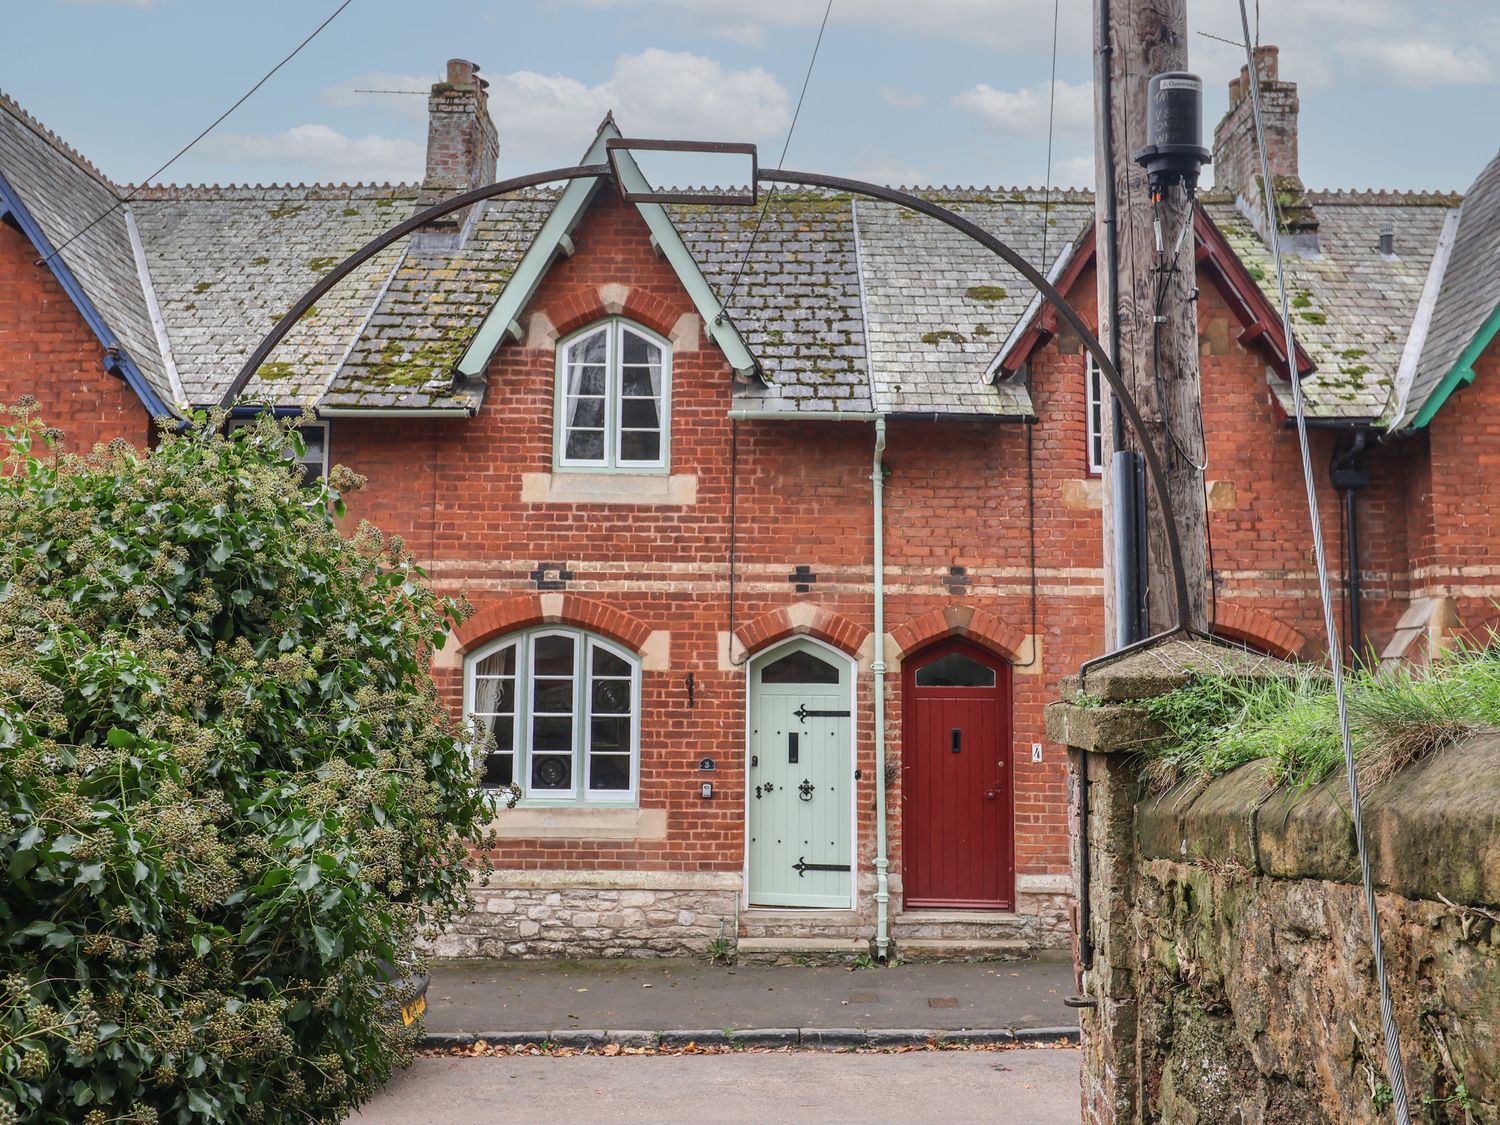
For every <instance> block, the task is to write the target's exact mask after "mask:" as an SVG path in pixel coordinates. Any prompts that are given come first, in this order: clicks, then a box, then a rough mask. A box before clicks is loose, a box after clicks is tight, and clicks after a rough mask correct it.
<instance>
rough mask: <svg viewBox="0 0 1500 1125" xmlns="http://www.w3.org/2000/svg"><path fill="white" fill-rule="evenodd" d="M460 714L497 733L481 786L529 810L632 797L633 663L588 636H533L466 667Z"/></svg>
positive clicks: (567, 632) (497, 647)
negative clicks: (516, 797) (504, 792)
mask: <svg viewBox="0 0 1500 1125" xmlns="http://www.w3.org/2000/svg"><path fill="white" fill-rule="evenodd" d="M467 673H468V675H467V683H466V684H465V707H464V710H465V713H466V714H467V716H468V717H469V718H471V719H474V720H476V721H477V722H479V724H480V725H481V726H483V727H484V728H485V729H486V730H487V731H488V732H489V733H490V734H492V735H493V736H494V745H493V746H491V747H490V751H489V755H488V757H487V758H486V759H485V763H484V779H483V784H484V785H485V786H486V787H487V788H497V787H500V786H505V785H510V784H511V783H512V782H514V783H516V784H518V785H519V786H520V787H521V792H522V795H523V796H524V797H525V798H526V800H527V801H528V803H545V804H590V803H598V802H605V803H613V804H621V803H627V802H633V801H634V800H635V780H636V774H637V760H638V757H639V755H638V752H637V746H638V740H639V718H640V663H639V661H637V660H636V658H635V657H634V656H633V655H632V654H630V653H628V652H626V651H625V650H623V649H619V648H616V647H615V646H614V645H612V644H609V643H608V642H607V641H604V640H602V639H600V638H599V637H596V636H594V635H593V634H591V633H585V632H581V631H579V630H573V629H550V628H549V629H539V630H534V631H530V632H526V633H522V634H519V635H516V636H511V637H507V638H505V639H503V640H501V641H498V642H496V643H494V644H491V645H487V646H486V647H484V648H482V649H480V650H479V651H478V652H476V653H475V654H474V655H473V656H471V657H470V658H469V660H468V667H467Z"/></svg>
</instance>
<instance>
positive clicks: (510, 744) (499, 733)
mask: <svg viewBox="0 0 1500 1125" xmlns="http://www.w3.org/2000/svg"><path fill="white" fill-rule="evenodd" d="M474 717H475V718H476V719H478V720H479V725H480V727H481V729H483V730H487V731H488V732H489V733H490V734H492V735H494V736H495V745H494V751H495V753H497V754H501V753H507V752H509V751H511V750H514V749H515V743H514V741H513V739H514V737H515V719H513V718H511V717H510V716H509V715H475V716H474Z"/></svg>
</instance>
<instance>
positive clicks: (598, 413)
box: [555, 318, 672, 472]
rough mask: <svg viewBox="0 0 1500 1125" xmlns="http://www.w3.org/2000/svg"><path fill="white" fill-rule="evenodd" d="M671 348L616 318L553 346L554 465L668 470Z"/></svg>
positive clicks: (662, 340)
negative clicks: (555, 370)
mask: <svg viewBox="0 0 1500 1125" xmlns="http://www.w3.org/2000/svg"><path fill="white" fill-rule="evenodd" d="M671 382H672V348H671V345H670V344H669V343H668V342H667V341H666V340H664V339H662V338H661V337H660V336H658V335H656V333H654V332H650V331H648V330H647V329H645V328H642V327H640V326H639V325H637V324H632V323H631V322H629V321H626V320H622V319H619V318H612V319H610V320H606V321H603V322H601V323H598V324H593V325H590V326H589V327H588V328H585V329H583V330H582V331H580V332H577V333H574V334H573V335H572V336H570V337H568V339H566V340H564V341H563V342H562V343H561V344H559V345H558V348H557V426H556V445H555V449H556V453H555V461H556V464H557V467H558V468H559V469H626V470H630V469H638V470H643V471H648V472H649V471H652V470H665V469H666V468H667V464H668V445H669V433H668V417H669V414H670V410H671Z"/></svg>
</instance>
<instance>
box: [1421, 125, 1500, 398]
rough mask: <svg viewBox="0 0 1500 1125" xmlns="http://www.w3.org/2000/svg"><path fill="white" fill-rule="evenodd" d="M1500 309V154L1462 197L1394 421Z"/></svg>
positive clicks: (1430, 390) (1432, 387)
mask: <svg viewBox="0 0 1500 1125" xmlns="http://www.w3.org/2000/svg"><path fill="white" fill-rule="evenodd" d="M1497 308H1500V153H1497V154H1496V155H1495V158H1494V159H1493V160H1491V161H1490V162H1489V164H1488V165H1486V166H1485V169H1484V171H1482V172H1480V173H1479V178H1478V179H1476V180H1475V181H1474V185H1473V186H1472V187H1471V188H1470V189H1469V190H1468V192H1467V193H1466V194H1465V195H1464V202H1463V207H1462V208H1461V210H1460V213H1459V219H1458V232H1457V235H1456V236H1455V238H1454V241H1453V250H1452V252H1451V253H1450V255H1449V257H1448V261H1447V263H1446V266H1445V268H1444V270H1443V275H1442V281H1441V287H1440V288H1439V289H1438V294H1437V304H1436V305H1435V306H1434V308H1433V310H1432V319H1431V322H1430V324H1429V325H1428V327H1427V334H1426V339H1425V340H1424V341H1423V346H1422V351H1421V355H1420V358H1419V359H1418V360H1417V363H1416V366H1415V369H1414V371H1413V373H1412V379H1411V384H1410V386H1408V387H1403V388H1400V390H1402V391H1405V401H1404V407H1405V409H1404V410H1403V411H1402V415H1401V417H1400V418H1398V419H1396V420H1395V421H1396V423H1397V424H1398V425H1404V424H1407V423H1410V422H1411V421H1412V420H1413V419H1415V418H1416V417H1417V415H1419V414H1420V413H1421V412H1422V410H1423V408H1424V407H1425V406H1426V405H1427V402H1428V400H1429V399H1430V398H1431V397H1432V395H1433V394H1434V393H1435V392H1437V390H1438V389H1439V387H1440V386H1441V384H1442V383H1443V381H1444V379H1445V378H1446V376H1447V375H1448V373H1449V372H1450V371H1451V370H1452V369H1453V367H1454V365H1455V364H1456V363H1458V362H1459V360H1460V359H1461V358H1462V357H1463V353H1464V351H1465V350H1466V349H1467V348H1468V347H1469V344H1470V343H1471V342H1472V341H1473V340H1474V338H1475V336H1476V335H1477V334H1478V333H1479V331H1480V329H1481V328H1482V327H1483V326H1484V324H1485V322H1486V321H1488V320H1489V319H1490V318H1491V317H1492V316H1493V315H1494V314H1495V311H1496V309H1497Z"/></svg>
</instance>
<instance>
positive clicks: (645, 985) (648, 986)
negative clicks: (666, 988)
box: [641, 984, 652, 988]
mask: <svg viewBox="0 0 1500 1125" xmlns="http://www.w3.org/2000/svg"><path fill="white" fill-rule="evenodd" d="M641 987H642V988H651V987H652V986H651V985H649V984H643V985H641Z"/></svg>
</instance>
